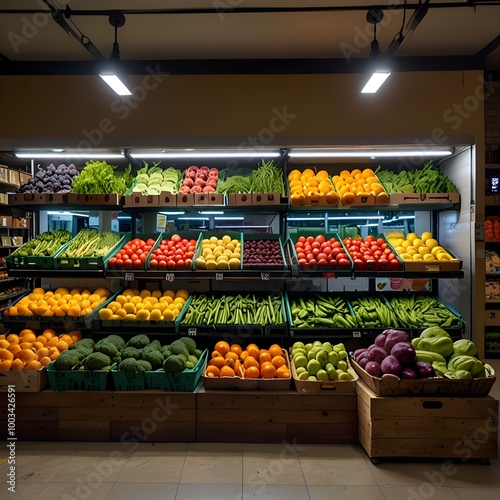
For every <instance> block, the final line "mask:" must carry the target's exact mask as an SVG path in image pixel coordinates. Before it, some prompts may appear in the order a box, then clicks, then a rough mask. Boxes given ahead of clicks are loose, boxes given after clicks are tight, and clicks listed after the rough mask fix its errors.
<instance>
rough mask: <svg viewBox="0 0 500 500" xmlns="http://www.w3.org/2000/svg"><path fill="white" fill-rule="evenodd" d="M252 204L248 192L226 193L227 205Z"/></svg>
mask: <svg viewBox="0 0 500 500" xmlns="http://www.w3.org/2000/svg"><path fill="white" fill-rule="evenodd" d="M251 204H252V195H251V194H250V193H231V194H229V195H228V205H229V206H234V205H236V206H248V205H251Z"/></svg>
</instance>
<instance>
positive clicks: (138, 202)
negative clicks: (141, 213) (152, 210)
mask: <svg viewBox="0 0 500 500" xmlns="http://www.w3.org/2000/svg"><path fill="white" fill-rule="evenodd" d="M124 203H125V206H126V207H157V206H159V204H160V195H158V194H150V195H144V194H141V193H132V194H131V195H130V196H125V197H124Z"/></svg>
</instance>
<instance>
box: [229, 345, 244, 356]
mask: <svg viewBox="0 0 500 500" xmlns="http://www.w3.org/2000/svg"><path fill="white" fill-rule="evenodd" d="M231 352H235V353H236V354H237V355H238V356H240V355H241V353H242V352H243V349H242V348H241V346H240V345H239V344H232V345H231Z"/></svg>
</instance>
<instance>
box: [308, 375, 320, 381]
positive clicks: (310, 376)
mask: <svg viewBox="0 0 500 500" xmlns="http://www.w3.org/2000/svg"><path fill="white" fill-rule="evenodd" d="M307 380H308V381H309V382H316V381H317V380H318V379H317V378H316V377H315V376H314V375H309V378H308V379H307Z"/></svg>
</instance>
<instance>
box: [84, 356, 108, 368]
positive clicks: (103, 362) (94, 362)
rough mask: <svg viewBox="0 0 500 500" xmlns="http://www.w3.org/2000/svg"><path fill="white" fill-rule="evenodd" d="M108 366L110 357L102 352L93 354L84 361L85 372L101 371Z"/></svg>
mask: <svg viewBox="0 0 500 500" xmlns="http://www.w3.org/2000/svg"><path fill="white" fill-rule="evenodd" d="M110 365H111V359H110V357H109V356H106V354H103V353H102V352H93V353H92V354H90V355H89V356H87V358H86V359H85V369H86V370H103V369H104V368H106V367H110Z"/></svg>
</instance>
